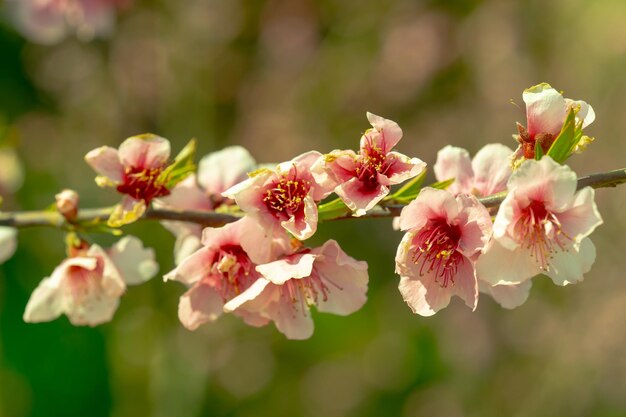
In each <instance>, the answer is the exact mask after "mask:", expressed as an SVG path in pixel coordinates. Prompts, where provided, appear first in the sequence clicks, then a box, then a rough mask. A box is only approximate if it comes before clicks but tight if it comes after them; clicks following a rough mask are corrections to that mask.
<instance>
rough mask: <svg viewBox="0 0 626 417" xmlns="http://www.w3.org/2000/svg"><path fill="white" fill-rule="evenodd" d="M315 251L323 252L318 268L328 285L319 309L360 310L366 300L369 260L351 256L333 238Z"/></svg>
mask: <svg viewBox="0 0 626 417" xmlns="http://www.w3.org/2000/svg"><path fill="white" fill-rule="evenodd" d="M313 251H314V252H315V253H319V254H320V255H319V257H318V258H317V259H316V262H315V267H314V268H315V271H316V273H317V275H318V276H319V277H320V278H321V279H322V280H323V282H324V283H325V285H326V286H327V287H328V297H327V298H326V299H321V300H318V303H317V310H318V311H322V312H327V313H333V314H339V315H342V316H345V315H348V314H352V313H354V312H355V311H357V310H358V309H360V308H361V307H362V306H363V304H365V301H366V300H367V295H366V294H367V281H368V274H367V263H366V262H363V261H357V260H355V259H353V258H351V257H350V256H348V255H347V254H346V253H345V252H344V251H343V250H341V248H340V247H339V245H338V244H337V242H335V241H334V240H329V241H328V242H326V243H325V244H324V245H323V246H322V247H321V248H317V249H314V250H313Z"/></svg>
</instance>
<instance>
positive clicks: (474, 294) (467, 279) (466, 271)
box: [453, 258, 478, 311]
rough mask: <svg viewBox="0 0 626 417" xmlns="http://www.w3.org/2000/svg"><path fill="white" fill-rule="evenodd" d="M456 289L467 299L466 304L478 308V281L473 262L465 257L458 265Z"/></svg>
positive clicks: (457, 293)
mask: <svg viewBox="0 0 626 417" xmlns="http://www.w3.org/2000/svg"><path fill="white" fill-rule="evenodd" d="M453 285H454V287H453V288H454V290H455V293H456V295H458V296H459V297H461V299H462V300H463V301H465V305H467V306H468V307H469V308H471V309H472V311H474V310H476V306H477V305H478V282H477V280H476V274H475V272H474V266H473V265H472V262H471V261H470V260H469V259H467V258H464V259H463V262H461V263H460V264H459V265H458V267H457V273H456V276H455V277H454V284H453Z"/></svg>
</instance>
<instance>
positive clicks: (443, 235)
mask: <svg viewBox="0 0 626 417" xmlns="http://www.w3.org/2000/svg"><path fill="white" fill-rule="evenodd" d="M460 238H461V230H460V228H459V226H451V225H449V224H448V223H447V222H446V221H444V220H443V219H439V220H431V221H430V222H429V223H428V224H426V226H424V228H422V229H421V230H420V231H419V232H418V233H417V234H416V235H415V237H414V238H413V242H412V248H411V249H412V251H413V262H415V264H421V266H420V275H422V276H423V275H424V274H425V273H431V272H434V273H435V282H439V284H440V285H441V286H442V287H443V288H447V287H448V285H450V284H452V285H454V277H455V276H456V273H457V270H458V266H459V264H461V263H463V262H464V258H465V257H464V256H463V255H462V254H461V253H460V252H458V251H457V250H456V249H457V248H458V246H459V240H460Z"/></svg>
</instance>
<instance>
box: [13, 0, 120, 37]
mask: <svg viewBox="0 0 626 417" xmlns="http://www.w3.org/2000/svg"><path fill="white" fill-rule="evenodd" d="M125 3H128V1H126V0H8V6H9V7H10V9H11V11H12V12H13V16H14V18H15V21H16V25H17V27H18V29H19V30H20V31H21V32H22V33H23V34H24V36H26V37H28V38H29V39H30V40H32V41H34V42H38V43H42V44H54V43H57V42H59V41H61V40H62V39H63V38H65V37H66V36H67V35H68V34H70V33H71V32H74V33H76V35H77V36H78V38H80V39H82V40H91V39H92V38H94V37H96V36H103V35H107V34H108V33H109V32H110V31H111V29H112V27H113V24H114V19H115V11H116V9H117V8H119V7H121V6H123V5H124V4H125Z"/></svg>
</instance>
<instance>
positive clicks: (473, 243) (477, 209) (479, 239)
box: [457, 195, 492, 257]
mask: <svg viewBox="0 0 626 417" xmlns="http://www.w3.org/2000/svg"><path fill="white" fill-rule="evenodd" d="M457 201H458V202H459V206H460V209H461V212H460V213H459V219H460V220H461V223H460V224H459V226H460V228H461V239H460V240H459V248H458V250H459V251H460V252H461V253H463V255H465V256H467V257H471V256H473V255H474V254H475V253H477V252H480V251H481V250H482V249H483V248H484V247H485V245H486V244H487V242H488V241H489V239H490V237H491V233H492V223H491V215H490V214H489V212H488V211H487V209H486V208H485V206H483V205H482V204H481V203H480V202H479V201H478V200H477V199H476V197H474V196H469V195H459V196H457Z"/></svg>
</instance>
